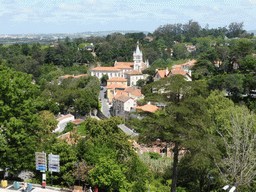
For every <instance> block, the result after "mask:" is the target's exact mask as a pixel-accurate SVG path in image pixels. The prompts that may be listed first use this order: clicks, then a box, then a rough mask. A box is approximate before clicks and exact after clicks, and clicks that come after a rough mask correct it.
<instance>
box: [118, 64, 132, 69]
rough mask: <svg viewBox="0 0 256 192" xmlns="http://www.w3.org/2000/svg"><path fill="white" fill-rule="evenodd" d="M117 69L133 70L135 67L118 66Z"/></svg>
mask: <svg viewBox="0 0 256 192" xmlns="http://www.w3.org/2000/svg"><path fill="white" fill-rule="evenodd" d="M115 68H117V69H132V68H133V66H130V65H116V66H115Z"/></svg>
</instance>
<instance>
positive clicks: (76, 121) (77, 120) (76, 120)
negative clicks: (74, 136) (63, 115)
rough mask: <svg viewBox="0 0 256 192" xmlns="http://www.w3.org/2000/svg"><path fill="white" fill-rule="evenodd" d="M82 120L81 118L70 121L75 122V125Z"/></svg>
mask: <svg viewBox="0 0 256 192" xmlns="http://www.w3.org/2000/svg"><path fill="white" fill-rule="evenodd" d="M82 122H84V120H83V119H75V120H73V121H71V123H73V124H75V125H79V124H80V123H82Z"/></svg>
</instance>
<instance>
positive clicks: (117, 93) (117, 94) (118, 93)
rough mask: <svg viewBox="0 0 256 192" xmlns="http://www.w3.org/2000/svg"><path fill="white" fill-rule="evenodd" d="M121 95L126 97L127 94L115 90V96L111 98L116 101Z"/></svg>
mask: <svg viewBox="0 0 256 192" xmlns="http://www.w3.org/2000/svg"><path fill="white" fill-rule="evenodd" d="M121 95H125V96H128V93H127V92H125V91H122V90H117V91H116V94H115V96H114V97H113V98H114V99H116V98H117V97H119V96H121Z"/></svg>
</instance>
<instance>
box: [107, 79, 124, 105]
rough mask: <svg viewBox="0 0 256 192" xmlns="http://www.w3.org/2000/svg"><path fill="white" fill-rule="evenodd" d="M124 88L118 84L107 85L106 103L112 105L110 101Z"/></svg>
mask: <svg viewBox="0 0 256 192" xmlns="http://www.w3.org/2000/svg"><path fill="white" fill-rule="evenodd" d="M126 83H127V82H126ZM126 85H127V84H126ZM125 88H126V86H125V85H123V84H121V83H119V84H117V83H112V84H108V85H107V97H108V102H109V103H112V99H113V97H114V95H115V94H116V91H117V90H124V89H125Z"/></svg>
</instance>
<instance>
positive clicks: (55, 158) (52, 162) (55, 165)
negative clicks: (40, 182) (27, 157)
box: [48, 153, 60, 185]
mask: <svg viewBox="0 0 256 192" xmlns="http://www.w3.org/2000/svg"><path fill="white" fill-rule="evenodd" d="M48 170H49V171H51V185H52V172H60V157H59V155H53V154H52V153H51V154H48Z"/></svg>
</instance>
